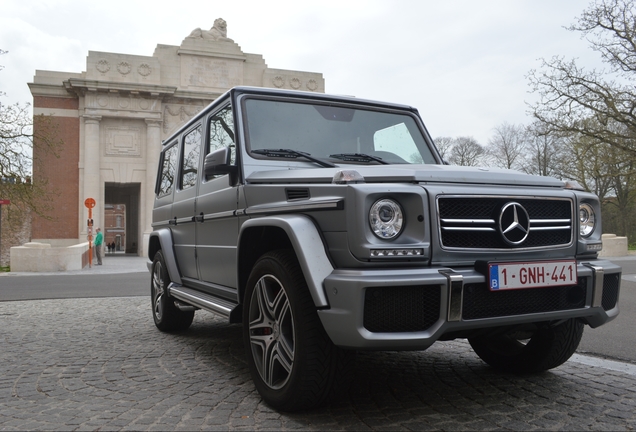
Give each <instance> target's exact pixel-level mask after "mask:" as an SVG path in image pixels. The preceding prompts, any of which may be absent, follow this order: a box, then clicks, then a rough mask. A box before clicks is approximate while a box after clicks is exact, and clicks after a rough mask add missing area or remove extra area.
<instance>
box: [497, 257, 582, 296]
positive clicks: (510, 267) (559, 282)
mask: <svg viewBox="0 0 636 432" xmlns="http://www.w3.org/2000/svg"><path fill="white" fill-rule="evenodd" d="M488 274H489V279H490V281H489V286H490V290H491V291H499V290H509V289H524V288H546V287H551V286H563V285H576V284H577V276H576V261H575V260H564V261H541V262H516V263H490V264H488Z"/></svg>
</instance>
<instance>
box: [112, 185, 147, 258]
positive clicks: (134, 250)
mask: <svg viewBox="0 0 636 432" xmlns="http://www.w3.org/2000/svg"><path fill="white" fill-rule="evenodd" d="M140 191H141V184H140V183H106V185H105V200H104V201H105V202H104V204H112V205H117V204H124V205H125V206H126V217H125V221H126V223H125V227H124V229H125V234H126V235H125V245H124V249H125V252H126V253H130V254H139V252H140V247H139V241H140V240H139V217H140V215H139V202H140ZM105 229H106V230H108V227H105Z"/></svg>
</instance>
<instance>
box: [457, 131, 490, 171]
mask: <svg viewBox="0 0 636 432" xmlns="http://www.w3.org/2000/svg"><path fill="white" fill-rule="evenodd" d="M484 153H485V151H484V148H483V147H482V146H481V145H479V143H478V142H477V140H475V138H473V137H457V138H455V139H454V141H453V147H452V149H451V151H450V157H449V162H450V163H451V164H452V165H461V166H477V165H479V164H480V162H481V159H482V156H483V155H484Z"/></svg>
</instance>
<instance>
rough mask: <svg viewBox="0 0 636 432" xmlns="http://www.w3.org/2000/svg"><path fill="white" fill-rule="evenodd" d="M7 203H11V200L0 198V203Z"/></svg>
mask: <svg viewBox="0 0 636 432" xmlns="http://www.w3.org/2000/svg"><path fill="white" fill-rule="evenodd" d="M3 204H4V205H7V204H11V200H6V199H0V205H3Z"/></svg>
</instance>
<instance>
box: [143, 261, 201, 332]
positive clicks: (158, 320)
mask: <svg viewBox="0 0 636 432" xmlns="http://www.w3.org/2000/svg"><path fill="white" fill-rule="evenodd" d="M169 284H170V276H168V269H167V268H166V261H165V259H164V258H163V254H162V253H161V251H157V253H156V254H155V258H154V260H153V261H152V275H151V280H150V299H151V304H152V317H153V319H154V321H155V325H156V326H157V328H158V329H159V330H161V331H164V332H171V331H180V330H185V329H187V328H188V327H190V324H192V320H193V319H194V311H191V312H184V311H181V310H179V309H178V308H177V307H176V306H175V305H174V298H172V297H170V296H168V290H167V288H168V285H169Z"/></svg>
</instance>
